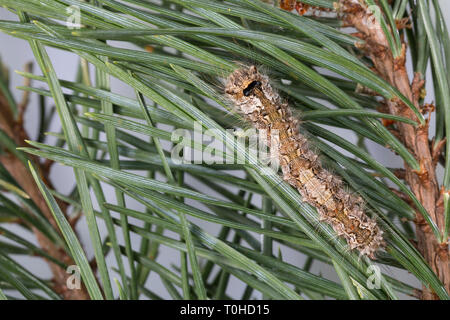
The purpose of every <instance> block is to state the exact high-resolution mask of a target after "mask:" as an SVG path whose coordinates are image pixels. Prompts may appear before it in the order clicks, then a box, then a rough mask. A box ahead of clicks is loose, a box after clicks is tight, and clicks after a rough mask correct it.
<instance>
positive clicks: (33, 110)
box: [0, 0, 450, 299]
mask: <svg viewBox="0 0 450 320" xmlns="http://www.w3.org/2000/svg"><path fill="white" fill-rule="evenodd" d="M439 2H440V4H441V8H442V11H443V13H444V16H445V18H446V21H447V25H450V1H448V0H439ZM0 19H1V20H16V16H15V15H14V14H12V13H10V12H8V11H7V10H5V9H4V8H1V9H0ZM0 43H1V46H0V57H1V59H2V61H3V63H4V64H5V65H7V66H8V68H9V69H10V81H11V85H10V87H11V88H14V89H13V90H12V91H13V94H14V96H15V98H16V100H17V101H19V100H20V98H21V92H20V91H19V90H17V89H15V87H16V86H19V85H22V83H23V79H22V77H20V76H19V75H17V74H16V73H14V70H23V66H24V64H25V63H26V62H28V61H34V57H33V54H32V52H31V50H30V47H29V45H28V43H27V42H26V41H23V40H21V39H17V38H13V37H11V36H8V35H6V34H4V33H0ZM47 51H48V53H49V55H50V58H51V60H52V63H53V65H54V68H55V70H56V71H57V74H58V76H59V78H60V79H65V80H70V81H73V80H74V77H75V74H76V68H77V61H78V59H77V56H75V55H73V54H70V53H67V52H64V51H61V50H57V49H53V48H47ZM34 67H35V68H34V72H35V73H36V74H41V72H40V70H39V68H38V66H37V65H35V66H34ZM428 76H429V71H428ZM410 78H411V77H410ZM34 86H37V87H44V86H43V84H42V83H37V82H35V83H34ZM112 90H113V92H116V93H119V94H122V95H125V96H128V97H131V98H135V95H134V91H133V90H132V89H130V88H129V87H127V86H126V85H124V84H123V83H121V82H119V81H117V80H116V79H112ZM426 90H427V92H428V95H427V102H432V99H431V97H433V88H432V87H431V86H430V85H429V84H427V87H426ZM47 104H48V105H52V104H53V101H52V100H51V99H47ZM38 118H39V111H38V100H37V95H36V94H32V95H31V101H30V104H29V106H28V110H27V112H26V117H25V123H26V127H27V130H28V133H29V135H30V137H31V139H36V131H37V128H36V127H37V120H36V119H38ZM57 122H58V121H54V123H53V125H52V127H51V128H50V131H58V130H59V124H58V123H57ZM334 130H335V132H336V129H334ZM338 133H339V134H341V135H343V136H344V137H345V138H346V139H348V140H349V141H352V142H355V137H354V135H353V134H352V133H350V132H348V131H344V130H340V131H338ZM50 141H51V140H50ZM368 147H369V149H370V151H371V154H372V155H374V156H375V157H376V159H377V160H378V161H380V162H381V163H383V164H386V165H389V166H391V167H392V166H401V165H402V161H401V160H399V158H398V157H396V156H395V155H393V154H392V153H391V152H390V151H388V150H387V149H384V148H382V147H380V146H377V145H373V144H368ZM51 178H52V179H53V181H54V184H55V186H56V189H57V190H59V191H61V192H68V191H70V190H71V189H72V187H73V183H74V177H73V173H72V170H71V169H70V168H67V167H62V166H59V165H55V166H54V167H53V170H52V174H51ZM187 182H189V183H192V185H194V186H195V187H197V188H199V189H200V190H201V188H202V187H203V186H202V185H201V184H199V183H197V182H195V181H192V179H190V180H187ZM104 190H105V194H106V197H107V199H108V200H109V202H112V203H115V202H114V199H115V197H114V191H113V190H112V188H110V187H109V186H105V188H104ZM213 195H215V196H218V197H220V195H217V194H213ZM254 202H255V204H259V203H260V199H258V198H255V199H254ZM127 205H128V207H130V208H133V209H136V210H143V207H142V206H141V205H140V204H137V203H136V202H133V201H131V200H127ZM202 209H206V208H204V207H202ZM191 220H192V221H193V222H195V223H197V224H198V225H199V226H201V227H202V228H204V229H205V230H206V231H208V232H209V233H211V234H213V235H217V232H218V230H219V228H218V227H217V225H213V224H208V223H204V222H203V221H199V220H198V219H191ZM132 222H136V221H132ZM99 228H100V231H101V233H102V234H106V232H105V231H106V228H105V227H104V224H103V221H101V220H99ZM12 229H14V230H15V231H17V232H20V233H21V235H22V236H24V237H26V238H27V239H28V240H29V241H32V242H34V243H36V241H35V239H34V236H33V235H30V234H24V233H23V232H22V230H21V229H19V228H17V227H15V226H12ZM77 231H78V232H79V235H80V236H81V239H82V243H83V245H84V248H85V250H86V253H87V255H88V257H92V255H93V251H92V248H91V246H90V240H89V234H88V231H87V225H86V222H85V219H82V220H81V221H80V222H79V223H78V226H77ZM117 234H118V236H119V239H122V236H121V231H120V230H118V231H117ZM166 235H168V236H171V234H170V233H167V234H166ZM231 237H232V235H231ZM231 237H230V238H229V239H231ZM139 242H140V238H139V237H137V236H133V237H132V245H133V249H134V250H139ZM280 249H281V251H282V253H283V259H284V260H285V261H287V262H289V263H292V264H294V265H297V266H302V265H303V264H304V260H305V259H304V257H302V256H301V255H299V254H297V253H296V252H294V251H292V250H290V249H289V248H285V247H282V248H280ZM277 251H278V248H277V247H275V248H274V253H276V252H277ZM16 258H17V261H19V262H20V263H21V264H22V265H23V266H25V267H26V268H27V269H29V270H31V271H33V272H34V273H36V274H37V275H39V276H41V277H43V278H48V277H50V276H51V273H50V272H49V269H48V267H47V264H46V263H45V262H43V261H42V260H41V259H39V258H32V257H16ZM157 261H158V262H159V263H161V264H163V265H164V266H166V267H169V268H171V265H172V264H173V265H179V254H178V252H177V251H175V250H173V249H169V248H167V247H161V249H160V254H159V257H158V260H157ZM107 262H108V265H111V266H113V265H115V258H114V257H113V255H112V254H110V255H109V256H108V259H107ZM124 262H125V267H126V268H127V270H128V266H127V263H126V261H124ZM202 262H204V261H202ZM312 271H313V272H314V273H316V274H321V275H323V276H325V277H327V278H330V279H333V280H335V281H339V280H338V278H337V276H336V275H335V273H334V271H333V269H332V268H331V267H329V266H327V265H324V264H321V263H314V265H313V267H312ZM382 271H384V272H386V273H387V274H388V275H390V276H393V277H399V278H400V279H402V280H403V281H406V282H408V283H410V284H411V285H414V286H420V284H419V282H418V281H417V280H416V279H415V278H414V277H413V276H411V275H410V274H407V273H406V272H401V271H398V270H393V269H389V270H387V269H386V268H382ZM110 275H111V278H119V275H118V274H117V273H116V272H114V271H113V270H110ZM113 287H114V282H113ZM147 287H149V288H151V289H152V291H154V292H156V293H158V294H159V295H160V296H162V297H163V298H168V299H170V296H169V294H168V293H167V291H166V290H165V288H164V286H163V285H162V283H161V281H160V280H159V277H158V276H157V275H155V273H151V276H150V277H149V280H148V282H147ZM243 288H244V285H243V284H242V283H241V282H240V281H238V280H236V279H233V278H232V279H231V282H230V285H229V287H228V290H227V294H229V295H230V296H231V297H233V298H237V299H238V298H239V297H240V296H241V294H242V292H243ZM114 290H115V291H116V292H117V288H114ZM252 297H253V298H260V295H259V294H254V295H253V296H252Z"/></svg>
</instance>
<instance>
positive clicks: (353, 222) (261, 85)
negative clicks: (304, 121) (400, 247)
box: [225, 66, 384, 259]
mask: <svg viewBox="0 0 450 320" xmlns="http://www.w3.org/2000/svg"><path fill="white" fill-rule="evenodd" d="M225 94H226V95H227V97H228V98H229V99H230V100H231V101H232V102H233V104H234V106H235V108H237V111H238V112H240V113H242V114H243V115H244V117H245V119H246V120H247V121H248V122H250V123H251V124H252V125H253V126H254V127H255V128H256V129H258V130H265V131H266V132H267V139H266V143H267V144H272V145H269V147H270V148H276V149H275V150H276V154H277V156H278V161H279V163H280V165H281V169H282V175H283V179H284V180H285V181H286V182H288V183H289V184H290V185H291V186H293V187H294V188H296V189H297V190H298V192H299V193H300V194H301V196H302V198H303V200H304V201H306V202H308V203H309V204H311V205H312V206H314V207H316V208H317V210H318V212H319V214H320V220H321V221H325V222H327V223H329V224H331V225H332V227H333V229H334V230H335V231H336V233H337V234H338V236H342V237H344V238H345V240H346V241H347V243H348V245H349V248H350V249H357V250H358V251H359V252H360V254H361V255H366V256H368V257H370V258H371V259H375V252H376V251H377V250H378V249H379V248H380V247H382V246H384V241H383V231H382V230H381V229H380V228H379V226H378V225H377V223H376V221H375V220H374V219H372V218H370V217H369V216H367V214H366V213H365V211H364V207H365V202H364V200H363V199H362V198H361V197H360V196H356V195H353V194H351V193H350V192H348V191H347V190H346V187H345V184H344V183H343V182H342V180H341V179H340V178H339V177H338V176H336V175H335V174H333V173H331V172H330V171H328V170H327V169H325V168H324V167H323V166H322V164H321V162H320V160H319V156H318V154H317V153H316V152H314V151H313V150H312V149H311V148H310V147H309V143H308V139H307V138H306V136H304V135H303V134H301V133H300V131H299V122H298V120H297V119H295V118H294V117H293V116H292V112H291V110H290V108H289V106H288V104H287V103H286V102H284V101H282V99H281V98H280V96H279V95H278V93H277V92H276V91H275V90H273V89H272V87H271V85H270V83H269V79H268V77H267V76H265V75H263V74H261V73H260V72H258V70H257V68H256V67H255V66H250V67H244V68H240V69H237V70H235V71H234V72H233V73H232V74H231V75H229V77H228V78H227V80H226V85H225ZM275 131H276V132H277V137H278V138H277V139H273V136H272V134H273V133H274V132H275ZM274 144H275V145H274Z"/></svg>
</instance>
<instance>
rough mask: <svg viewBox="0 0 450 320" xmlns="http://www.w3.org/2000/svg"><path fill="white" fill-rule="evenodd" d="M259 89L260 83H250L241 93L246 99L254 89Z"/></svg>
mask: <svg viewBox="0 0 450 320" xmlns="http://www.w3.org/2000/svg"><path fill="white" fill-rule="evenodd" d="M258 87H261V81H252V82H251V83H250V84H249V85H248V86H247V88H245V89H244V90H243V91H242V92H243V93H244V96H246V97H248V96H249V95H250V94H251V93H252V92H253V90H254V89H255V88H258Z"/></svg>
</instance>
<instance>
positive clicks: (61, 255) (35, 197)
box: [0, 93, 89, 300]
mask: <svg viewBox="0 0 450 320" xmlns="http://www.w3.org/2000/svg"><path fill="white" fill-rule="evenodd" d="M26 103H27V98H26V97H25V99H24V100H23V103H21V104H20V105H19V111H20V115H19V119H18V120H17V121H16V120H15V119H14V117H13V115H12V112H11V109H10V107H9V105H8V103H7V101H6V99H5V97H4V96H3V95H2V94H1V93H0V129H1V130H3V131H4V132H5V133H6V134H7V135H8V136H9V137H10V138H11V139H13V140H14V142H15V143H16V145H17V146H25V142H24V140H27V139H28V135H27V133H26V131H25V129H24V127H23V117H22V116H23V112H24V109H25V106H26ZM2 152H3V153H2V154H1V155H0V163H1V164H2V165H3V166H4V167H5V168H6V170H8V172H9V173H10V175H11V176H12V177H13V178H14V179H15V180H16V181H17V183H18V184H19V185H20V187H21V188H22V189H23V190H24V191H25V192H26V193H27V194H28V195H29V197H30V199H31V200H32V201H33V202H34V203H35V204H36V206H37V207H38V208H39V209H40V210H41V212H42V213H43V214H44V215H45V217H46V218H47V219H48V221H49V222H50V223H51V225H52V226H53V227H54V228H55V230H59V228H58V226H57V224H56V221H55V219H54V218H53V215H52V213H51V211H50V209H49V208H48V206H47V204H46V202H45V200H44V198H43V197H42V195H41V193H40V191H39V189H38V187H37V185H36V183H35V181H34V179H33V176H32V175H31V172H30V171H29V170H28V168H27V167H26V165H25V164H24V163H23V162H22V161H21V160H20V159H19V158H17V157H16V156H15V155H14V154H13V153H11V152H9V151H8V150H2ZM29 158H30V160H32V161H33V162H34V163H35V165H36V167H37V169H38V170H39V171H40V174H41V176H42V179H43V181H45V182H46V183H47V184H48V185H49V186H51V183H50V180H49V179H48V173H49V171H48V170H43V169H42V167H41V165H40V162H39V160H38V159H36V158H34V157H29ZM59 204H60V207H61V209H62V210H63V212H65V210H66V208H67V205H66V204H65V203H61V202H60V203H59ZM32 230H33V232H34V233H35V235H36V239H37V241H38V243H39V245H40V246H41V248H42V249H43V250H45V251H46V252H47V253H48V254H49V255H50V256H52V257H54V258H55V259H57V260H59V261H61V262H63V263H65V264H67V265H74V264H75V262H74V261H73V260H72V258H71V257H70V256H69V255H68V254H67V252H65V251H64V250H63V249H62V248H60V247H58V246H56V245H55V244H54V243H53V242H52V241H51V240H50V239H48V238H47V237H46V236H45V235H44V234H42V233H41V232H39V231H38V230H37V229H36V228H32ZM46 261H47V263H48V265H49V267H50V270H51V272H52V274H53V279H52V282H53V285H54V290H55V291H56V292H57V293H59V294H61V295H62V297H63V298H64V299H67V300H86V299H89V295H88V293H87V290H86V288H85V287H84V286H82V288H81V289H79V290H77V289H68V288H67V285H66V283H67V279H68V277H69V276H70V274H68V273H67V272H66V270H64V269H63V268H61V267H60V266H58V265H56V264H54V263H52V262H51V261H48V260H46Z"/></svg>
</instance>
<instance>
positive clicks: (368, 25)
mask: <svg viewBox="0 0 450 320" xmlns="http://www.w3.org/2000/svg"><path fill="white" fill-rule="evenodd" d="M363 3H364V2H361V1H358V0H341V1H340V3H339V4H337V6H336V7H337V10H338V12H339V14H340V15H341V16H342V19H343V21H344V23H345V24H346V25H348V26H351V27H354V28H356V29H357V30H358V33H357V36H359V37H360V38H361V39H363V40H364V41H365V44H364V45H363V46H361V47H360V49H361V50H362V51H363V52H364V53H365V54H366V55H367V56H368V57H369V58H370V59H371V60H372V62H373V64H374V69H375V72H377V73H378V74H379V75H380V76H381V77H382V78H383V79H385V80H386V81H388V82H389V83H390V84H391V85H392V86H394V87H396V88H397V89H398V90H399V91H400V92H401V93H402V94H403V95H404V96H406V97H407V98H408V99H409V100H410V101H412V102H413V103H414V105H415V106H416V108H418V109H420V110H422V112H423V113H425V112H428V111H429V110H428V108H427V107H426V106H420V105H419V100H420V91H421V89H422V87H423V84H424V81H423V80H422V79H423V76H422V75H421V74H415V75H414V79H413V81H412V83H410V80H409V77H408V74H407V71H406V66H405V62H406V45H405V44H404V43H403V44H402V52H401V55H400V56H399V57H397V58H394V56H393V55H392V51H391V49H390V47H389V44H388V41H387V38H386V35H385V34H384V32H383V30H382V29H381V26H380V24H379V23H378V22H377V20H375V19H374V18H373V15H372V13H371V12H370V11H369V10H368V8H367V7H366V6H365V4H363ZM386 105H387V110H388V112H389V113H391V114H394V115H399V116H403V117H406V118H409V119H412V120H415V121H417V117H416V115H415V114H414V112H413V111H412V110H411V109H410V108H408V107H407V106H406V105H405V104H404V103H402V102H401V101H399V100H398V99H391V100H388V101H386ZM395 126H396V129H397V131H398V136H399V137H400V139H401V140H402V141H403V143H404V144H405V146H406V147H407V148H408V149H409V151H410V152H411V153H412V154H413V155H414V156H415V158H416V159H417V161H418V163H419V164H420V171H415V170H413V169H412V168H410V167H409V166H408V165H407V164H406V163H405V180H406V182H407V183H408V185H409V186H410V188H411V190H412V192H414V194H415V196H416V197H417V199H418V200H419V201H420V202H421V203H422V205H423V206H424V207H425V209H426V210H427V211H428V213H429V214H430V216H431V218H432V219H433V221H434V222H435V223H436V224H437V226H438V227H439V229H440V230H443V228H444V213H443V212H444V210H443V201H442V192H440V190H439V184H438V181H437V177H436V162H437V161H436V158H437V157H436V154H438V153H437V152H436V148H434V149H433V146H432V144H430V143H429V130H428V129H429V128H428V122H427V123H426V124H425V125H422V126H417V127H414V126H412V125H409V124H406V123H400V122H397V123H395ZM441 146H442V144H441ZM415 224H416V233H417V247H418V249H419V251H420V252H421V253H422V255H423V256H424V258H425V260H426V261H427V262H428V264H429V265H430V267H431V268H432V269H433V271H434V272H435V273H436V275H437V276H438V277H439V279H440V280H441V281H442V283H443V284H444V285H445V288H446V290H447V292H449V293H450V264H449V247H448V239H445V240H444V242H443V243H439V242H438V240H437V239H436V237H435V236H434V234H433V232H432V230H431V228H430V227H429V226H428V224H427V223H426V222H425V221H424V219H423V217H422V215H421V214H420V213H418V212H417V213H416V219H415ZM421 298H422V299H438V297H437V296H436V294H435V293H434V292H432V291H431V290H430V289H429V288H427V287H425V286H424V287H423V292H422V296H421Z"/></svg>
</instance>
